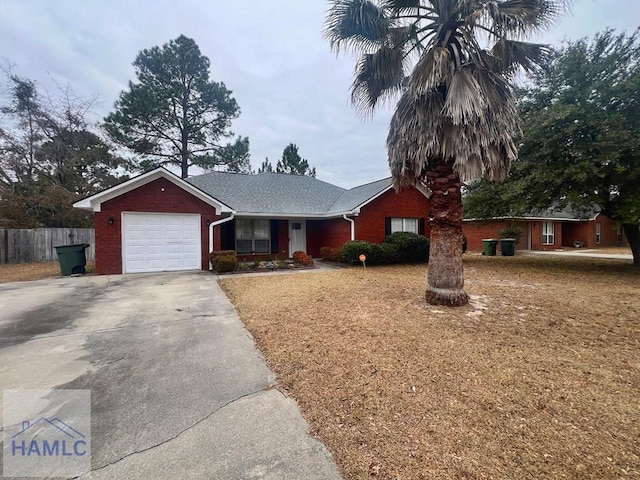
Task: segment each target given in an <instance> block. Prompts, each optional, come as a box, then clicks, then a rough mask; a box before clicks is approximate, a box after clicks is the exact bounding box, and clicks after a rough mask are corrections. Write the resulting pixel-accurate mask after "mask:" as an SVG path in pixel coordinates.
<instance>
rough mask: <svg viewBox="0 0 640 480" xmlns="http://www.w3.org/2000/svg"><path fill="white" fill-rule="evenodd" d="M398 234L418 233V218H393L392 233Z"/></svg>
mask: <svg viewBox="0 0 640 480" xmlns="http://www.w3.org/2000/svg"><path fill="white" fill-rule="evenodd" d="M396 232H411V233H418V219H417V218H392V219H391V233H396Z"/></svg>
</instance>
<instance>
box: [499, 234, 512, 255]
mask: <svg viewBox="0 0 640 480" xmlns="http://www.w3.org/2000/svg"><path fill="white" fill-rule="evenodd" d="M500 250H501V251H502V256H504V257H513V256H514V255H515V253H516V239H515V238H501V239H500Z"/></svg>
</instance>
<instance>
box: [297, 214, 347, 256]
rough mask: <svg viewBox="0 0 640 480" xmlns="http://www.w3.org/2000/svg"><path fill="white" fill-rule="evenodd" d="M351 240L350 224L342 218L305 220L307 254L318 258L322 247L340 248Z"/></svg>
mask: <svg viewBox="0 0 640 480" xmlns="http://www.w3.org/2000/svg"><path fill="white" fill-rule="evenodd" d="M349 240H351V223H350V222H348V221H346V220H345V219H344V218H332V219H329V220H307V253H308V254H309V255H311V256H312V257H315V258H319V257H320V249H321V248H322V247H341V246H342V245H344V243H345V242H348V241H349Z"/></svg>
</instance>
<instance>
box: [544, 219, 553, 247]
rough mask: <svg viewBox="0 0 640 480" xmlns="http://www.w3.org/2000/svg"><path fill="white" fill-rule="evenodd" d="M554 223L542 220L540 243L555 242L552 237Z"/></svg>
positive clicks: (550, 243) (548, 243) (551, 243)
mask: <svg viewBox="0 0 640 480" xmlns="http://www.w3.org/2000/svg"><path fill="white" fill-rule="evenodd" d="M554 225H555V224H554V223H553V222H542V244H543V245H553V244H554V243H555V238H554Z"/></svg>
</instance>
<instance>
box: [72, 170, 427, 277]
mask: <svg viewBox="0 0 640 480" xmlns="http://www.w3.org/2000/svg"><path fill="white" fill-rule="evenodd" d="M74 206H75V207H77V208H84V209H89V210H92V211H93V212H94V220H95V232H96V273H99V274H117V273H136V272H153V271H169V270H193V269H203V270H206V269H208V268H209V252H210V251H213V250H235V251H236V252H237V253H238V256H240V257H247V258H256V259H258V258H265V257H267V256H273V257H275V256H276V255H277V256H279V257H280V258H283V257H284V258H286V257H290V256H291V254H292V253H293V252H294V251H296V250H302V251H305V252H307V253H309V254H310V255H311V256H315V257H317V256H319V254H320V248H322V247H325V246H327V247H339V246H342V244H344V243H345V242H347V241H349V240H354V239H357V240H367V241H370V242H382V241H383V240H384V237H385V235H387V234H389V233H392V232H395V231H412V232H415V233H420V234H426V235H428V233H429V232H428V231H425V222H426V221H427V217H428V212H429V200H428V198H427V192H426V190H424V189H422V188H406V189H402V190H401V191H400V192H396V191H395V190H394V189H393V187H392V185H391V179H390V178H386V179H383V180H379V181H377V182H373V183H368V184H366V185H361V186H359V187H355V188H352V189H350V190H346V189H343V188H340V187H338V186H336V185H331V184H329V183H326V182H323V181H321V180H317V179H315V178H312V177H307V176H299V175H289V174H281V173H261V174H258V175H247V174H236V173H223V172H210V173H206V174H204V175H200V176H196V177H191V178H189V179H187V180H183V179H181V178H180V177H178V176H176V175H174V174H173V173H171V172H169V171H168V170H166V169H164V168H158V169H155V170H152V171H150V172H147V173H144V174H142V175H139V176H137V177H135V178H132V179H130V180H127V181H125V182H123V183H121V184H119V185H116V186H114V187H111V188H109V189H107V190H104V191H102V192H100V193H97V194H95V195H92V196H91V197H88V198H85V199H83V200H80V201H79V202H76V203H75V204H74Z"/></svg>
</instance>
